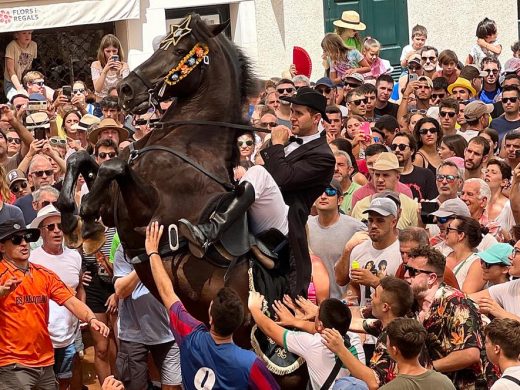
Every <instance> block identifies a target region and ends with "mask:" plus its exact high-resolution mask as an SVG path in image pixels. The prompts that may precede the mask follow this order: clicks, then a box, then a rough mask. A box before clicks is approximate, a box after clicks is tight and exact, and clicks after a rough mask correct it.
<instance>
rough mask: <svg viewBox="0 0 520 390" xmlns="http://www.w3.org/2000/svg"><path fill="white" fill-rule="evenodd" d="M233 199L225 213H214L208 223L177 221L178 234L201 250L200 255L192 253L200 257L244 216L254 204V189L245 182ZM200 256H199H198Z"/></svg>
mask: <svg viewBox="0 0 520 390" xmlns="http://www.w3.org/2000/svg"><path fill="white" fill-rule="evenodd" d="M238 187H239V188H238V190H237V193H236V197H235V199H233V200H232V201H231V203H230V204H229V206H228V208H227V210H226V211H223V212H216V213H214V214H213V215H212V216H211V217H210V219H209V222H208V223H205V224H201V225H192V224H191V223H190V222H189V221H188V220H186V219H180V220H179V232H180V234H181V235H182V236H184V237H185V238H186V239H187V240H188V241H189V242H190V243H192V244H194V245H195V246H197V247H198V248H202V250H201V252H200V253H193V254H194V255H196V256H197V257H202V256H203V255H204V253H205V252H206V249H207V247H208V246H209V245H210V244H212V243H214V242H215V241H217V240H218V239H219V238H220V236H221V235H222V233H223V232H224V231H225V230H227V229H228V228H229V226H231V225H232V224H233V222H235V221H236V220H237V219H238V218H240V217H241V216H242V215H244V213H245V212H247V210H248V209H249V206H251V205H252V204H253V203H254V202H255V189H254V187H253V185H252V184H251V183H249V182H247V181H244V182H242V183H240V184H239V186H238ZM198 255H200V256H198Z"/></svg>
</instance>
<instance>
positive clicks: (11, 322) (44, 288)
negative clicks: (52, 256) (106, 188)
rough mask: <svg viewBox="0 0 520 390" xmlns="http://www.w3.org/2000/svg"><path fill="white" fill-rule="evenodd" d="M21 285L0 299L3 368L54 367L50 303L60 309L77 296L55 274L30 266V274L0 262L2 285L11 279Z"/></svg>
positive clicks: (33, 265) (0, 351)
mask: <svg viewBox="0 0 520 390" xmlns="http://www.w3.org/2000/svg"><path fill="white" fill-rule="evenodd" d="M13 277H15V278H17V279H21V280H22V283H20V285H18V287H16V289H15V290H14V291H12V292H11V293H10V294H9V295H7V296H5V297H2V298H0V367H2V366H6V365H9V364H13V363H18V364H23V365H25V366H29V367H46V366H51V365H53V364H54V349H53V347H52V342H51V339H50V336H49V331H48V328H47V324H48V320H49V299H52V300H53V301H55V302H56V303H58V304H59V305H62V304H63V303H65V302H66V301H67V300H68V299H70V298H71V297H73V296H74V294H73V292H72V290H71V289H70V288H69V287H67V286H66V285H65V284H64V283H63V282H62V281H61V279H60V278H59V277H58V276H57V275H56V274H55V273H54V272H52V271H50V270H48V269H47V268H45V267H42V266H40V265H37V264H33V263H29V270H28V272H25V273H24V272H23V271H22V270H20V269H18V268H16V267H15V266H14V265H13V264H12V263H10V262H8V261H6V260H2V261H0V285H2V284H4V283H5V282H6V280H8V279H10V278H13Z"/></svg>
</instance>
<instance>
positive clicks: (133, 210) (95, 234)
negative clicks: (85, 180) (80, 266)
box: [80, 158, 159, 254]
mask: <svg viewBox="0 0 520 390" xmlns="http://www.w3.org/2000/svg"><path fill="white" fill-rule="evenodd" d="M114 180H115V181H116V182H117V185H118V186H119V190H120V192H121V195H122V197H123V201H124V205H119V206H118V210H115V211H114V212H116V213H118V212H120V207H121V206H125V207H126V209H127V210H128V211H130V212H129V213H127V214H128V215H127V216H128V218H129V219H130V221H131V224H132V225H133V226H132V228H135V227H142V226H146V225H148V223H149V222H150V219H151V218H152V216H153V213H154V211H155V209H156V207H157V205H158V203H159V196H158V194H157V191H156V190H155V188H154V187H153V186H151V185H150V183H148V182H146V181H145V180H143V179H142V178H141V177H140V176H139V175H137V174H136V173H135V172H134V171H133V170H132V169H131V168H130V166H129V165H128V164H127V163H126V162H125V161H123V160H121V159H119V158H113V159H111V160H108V161H105V162H104V163H103V164H102V165H101V166H100V167H99V170H98V173H97V177H96V180H95V181H94V182H93V184H92V186H91V187H90V191H89V193H88V194H86V195H85V196H84V197H83V200H82V202H81V210H80V215H81V218H82V220H83V227H82V236H83V240H84V242H83V249H84V250H85V252H86V253H87V254H88V253H94V252H96V251H97V250H99V248H101V247H102V246H103V244H104V242H105V234H104V233H105V229H104V226H103V225H102V224H101V223H99V222H98V218H99V215H100V210H102V209H103V208H105V209H106V208H107V195H109V194H111V195H112V199H115V197H117V196H119V194H117V193H116V192H115V188H113V186H114V184H113V181H114ZM109 190H110V191H109ZM108 203H110V201H109V202H108ZM108 206H109V208H110V206H112V208H113V207H114V205H113V204H111V205H108ZM116 227H117V226H116ZM126 228H128V227H126Z"/></svg>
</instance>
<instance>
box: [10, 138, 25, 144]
mask: <svg viewBox="0 0 520 390" xmlns="http://www.w3.org/2000/svg"><path fill="white" fill-rule="evenodd" d="M7 142H9V143H14V144H16V145H20V142H22V141H21V140H20V138H12V137H7Z"/></svg>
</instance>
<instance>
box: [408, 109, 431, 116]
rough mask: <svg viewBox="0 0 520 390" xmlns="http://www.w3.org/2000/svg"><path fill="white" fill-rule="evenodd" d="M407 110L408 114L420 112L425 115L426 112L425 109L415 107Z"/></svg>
mask: <svg viewBox="0 0 520 390" xmlns="http://www.w3.org/2000/svg"><path fill="white" fill-rule="evenodd" d="M408 112H409V113H410V114H421V115H426V114H427V111H426V110H418V109H417V108H412V109H410V110H409V111H408Z"/></svg>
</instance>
